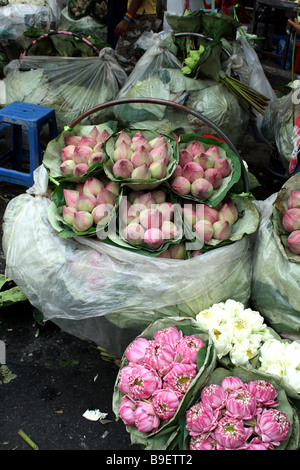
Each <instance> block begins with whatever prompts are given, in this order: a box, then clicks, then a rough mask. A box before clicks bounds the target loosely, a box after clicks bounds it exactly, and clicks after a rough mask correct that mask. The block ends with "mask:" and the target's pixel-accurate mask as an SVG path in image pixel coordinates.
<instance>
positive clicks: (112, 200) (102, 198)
mask: <svg viewBox="0 0 300 470" xmlns="http://www.w3.org/2000/svg"><path fill="white" fill-rule="evenodd" d="M97 204H110V205H111V206H114V205H115V204H116V196H115V195H114V194H113V193H111V192H110V191H108V189H106V188H102V189H101V190H100V192H99V194H98V196H97Z"/></svg>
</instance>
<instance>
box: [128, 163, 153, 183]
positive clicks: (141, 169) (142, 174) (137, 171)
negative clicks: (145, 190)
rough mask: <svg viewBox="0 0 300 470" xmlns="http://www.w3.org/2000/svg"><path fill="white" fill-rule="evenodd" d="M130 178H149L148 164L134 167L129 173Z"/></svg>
mask: <svg viewBox="0 0 300 470" xmlns="http://www.w3.org/2000/svg"><path fill="white" fill-rule="evenodd" d="M131 178H132V179H136V180H148V179H151V173H150V170H149V167H148V165H142V166H138V167H136V168H134V169H133V170H132V173H131Z"/></svg>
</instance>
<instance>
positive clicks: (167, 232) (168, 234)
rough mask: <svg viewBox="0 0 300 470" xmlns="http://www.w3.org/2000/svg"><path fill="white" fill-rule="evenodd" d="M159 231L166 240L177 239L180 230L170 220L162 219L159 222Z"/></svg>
mask: <svg viewBox="0 0 300 470" xmlns="http://www.w3.org/2000/svg"><path fill="white" fill-rule="evenodd" d="M161 231H162V233H163V236H164V238H165V239H167V240H173V239H175V240H176V239H178V238H179V236H180V231H179V230H178V229H177V227H176V225H175V224H174V222H170V221H169V220H164V221H163V223H162V224H161Z"/></svg>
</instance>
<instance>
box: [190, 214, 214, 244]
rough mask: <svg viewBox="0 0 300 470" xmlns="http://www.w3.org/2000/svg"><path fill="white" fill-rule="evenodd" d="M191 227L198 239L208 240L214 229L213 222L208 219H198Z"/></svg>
mask: <svg viewBox="0 0 300 470" xmlns="http://www.w3.org/2000/svg"><path fill="white" fill-rule="evenodd" d="M193 228H194V230H195V232H196V234H197V236H198V238H200V240H203V241H204V242H209V241H210V240H211V239H212V237H213V233H214V230H213V224H212V223H211V222H210V221H209V220H205V219H203V220H198V222H196V224H195V225H194V227H193Z"/></svg>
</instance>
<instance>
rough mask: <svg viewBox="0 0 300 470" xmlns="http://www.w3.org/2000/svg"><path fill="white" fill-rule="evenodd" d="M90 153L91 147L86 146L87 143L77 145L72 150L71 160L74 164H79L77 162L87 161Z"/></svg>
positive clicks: (91, 151)
mask: <svg viewBox="0 0 300 470" xmlns="http://www.w3.org/2000/svg"><path fill="white" fill-rule="evenodd" d="M92 153H93V149H91V147H88V146H87V145H82V146H79V145H77V146H76V147H75V150H74V157H73V160H74V162H75V163H76V165H79V163H87V162H88V160H89V158H90V157H91V155H92Z"/></svg>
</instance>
